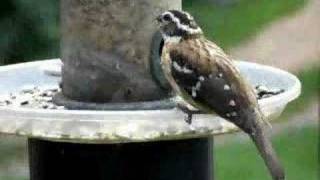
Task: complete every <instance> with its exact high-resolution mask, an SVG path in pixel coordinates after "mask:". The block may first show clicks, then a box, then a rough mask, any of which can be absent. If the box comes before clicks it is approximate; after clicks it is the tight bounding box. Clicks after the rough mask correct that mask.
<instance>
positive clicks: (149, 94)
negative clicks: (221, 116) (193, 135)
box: [28, 0, 213, 180]
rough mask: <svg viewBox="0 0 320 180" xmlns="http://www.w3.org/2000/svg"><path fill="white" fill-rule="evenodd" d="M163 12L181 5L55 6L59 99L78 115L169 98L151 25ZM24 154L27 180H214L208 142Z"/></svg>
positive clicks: (129, 0) (36, 144)
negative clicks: (60, 64)
mask: <svg viewBox="0 0 320 180" xmlns="http://www.w3.org/2000/svg"><path fill="white" fill-rule="evenodd" d="M168 9H181V0H122V1H119V0H84V1H80V0H63V1H61V34H62V37H61V56H62V61H63V63H64V66H63V69H62V72H63V75H62V92H63V96H64V97H65V98H64V100H65V99H70V100H75V101H81V102H82V103H81V104H79V105H76V106H75V107H78V108H80V109H81V106H83V104H85V103H86V102H88V103H89V102H91V103H104V105H105V104H106V103H129V104H130V103H132V102H133V103H137V102H142V101H157V100H161V99H165V98H168V95H167V94H168V93H167V91H166V90H165V89H166V83H165V82H164V81H162V80H163V77H161V72H159V66H157V63H159V62H158V60H159V58H158V55H159V50H158V49H159V48H158V47H160V41H161V40H160V39H159V35H157V34H156V33H155V32H156V28H157V27H156V24H155V23H154V18H155V17H156V15H158V14H160V13H161V12H163V11H165V10H168ZM150 59H153V60H155V59H156V60H157V62H154V61H151V60H150ZM155 64H156V65H155ZM151 71H152V73H150V72H151ZM58 99H59V98H58ZM66 104H68V103H67V102H66ZM69 104H70V103H69ZM71 104H72V103H71ZM84 107H85V105H84ZM90 107H91V106H90ZM97 109H100V110H101V108H99V107H98V108H97ZM130 109H134V108H132V107H131V108H130ZM164 120H165V119H164ZM182 121H183V119H182ZM28 149H29V161H30V177H31V180H70V179H77V180H130V179H139V180H181V179H183V180H213V138H212V137H203V138H197V139H186V140H171V141H157V142H144V143H122V144H90V143H87V144H85V143H83V144H82V143H67V142H53V141H49V140H40V139H35V138H32V139H29V140H28Z"/></svg>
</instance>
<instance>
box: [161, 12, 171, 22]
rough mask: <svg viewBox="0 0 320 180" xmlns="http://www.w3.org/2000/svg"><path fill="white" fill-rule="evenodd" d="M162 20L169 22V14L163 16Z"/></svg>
mask: <svg viewBox="0 0 320 180" xmlns="http://www.w3.org/2000/svg"><path fill="white" fill-rule="evenodd" d="M163 20H165V21H171V16H170V15H169V14H166V15H164V16H163Z"/></svg>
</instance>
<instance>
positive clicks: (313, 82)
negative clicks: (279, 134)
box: [281, 64, 320, 120]
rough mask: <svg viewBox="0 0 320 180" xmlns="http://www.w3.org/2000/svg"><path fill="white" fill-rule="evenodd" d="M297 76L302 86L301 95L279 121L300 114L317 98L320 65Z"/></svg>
mask: <svg viewBox="0 0 320 180" xmlns="http://www.w3.org/2000/svg"><path fill="white" fill-rule="evenodd" d="M297 76H298V78H299V80H300V81H301V84H302V89H301V95H300V97H299V98H298V99H296V100H295V101H293V102H291V103H289V105H288V107H287V108H286V111H285V112H284V113H283V115H282V117H281V119H284V120H286V119H288V118H289V117H290V116H291V115H292V114H294V113H297V112H301V111H302V110H304V109H305V108H306V106H307V105H308V104H309V103H310V102H312V101H315V97H316V98H319V97H317V96H318V93H319V92H320V91H319V90H320V89H319V88H320V64H317V65H314V66H313V67H312V68H309V69H306V70H304V71H302V72H300V73H298V75H297Z"/></svg>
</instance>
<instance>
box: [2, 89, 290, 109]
mask: <svg viewBox="0 0 320 180" xmlns="http://www.w3.org/2000/svg"><path fill="white" fill-rule="evenodd" d="M60 91H61V89H60V88H56V87H37V86H26V87H23V88H22V89H21V91H19V92H18V93H10V94H6V95H0V106H7V107H24V108H35V109H52V110H54V109H66V108H65V107H64V106H58V105H56V104H54V103H53V101H52V98H53V96H54V95H55V94H56V93H58V92H60ZM255 92H256V94H257V98H258V99H263V98H268V97H271V96H274V95H277V94H280V93H283V92H284V90H283V89H270V88H267V87H266V86H262V85H258V86H256V87H255Z"/></svg>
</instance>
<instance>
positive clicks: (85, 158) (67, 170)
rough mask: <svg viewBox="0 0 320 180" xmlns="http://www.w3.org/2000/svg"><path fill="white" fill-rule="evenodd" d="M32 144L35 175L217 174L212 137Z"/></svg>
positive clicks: (41, 179)
mask: <svg viewBox="0 0 320 180" xmlns="http://www.w3.org/2000/svg"><path fill="white" fill-rule="evenodd" d="M28 148H29V161H30V173H31V174H30V176H31V180H72V179H75V180H135V179H137V180H213V138H199V139H188V140H176V141H160V142H148V143H127V144H73V143H60V142H50V141H45V140H39V139H29V140H28Z"/></svg>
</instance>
